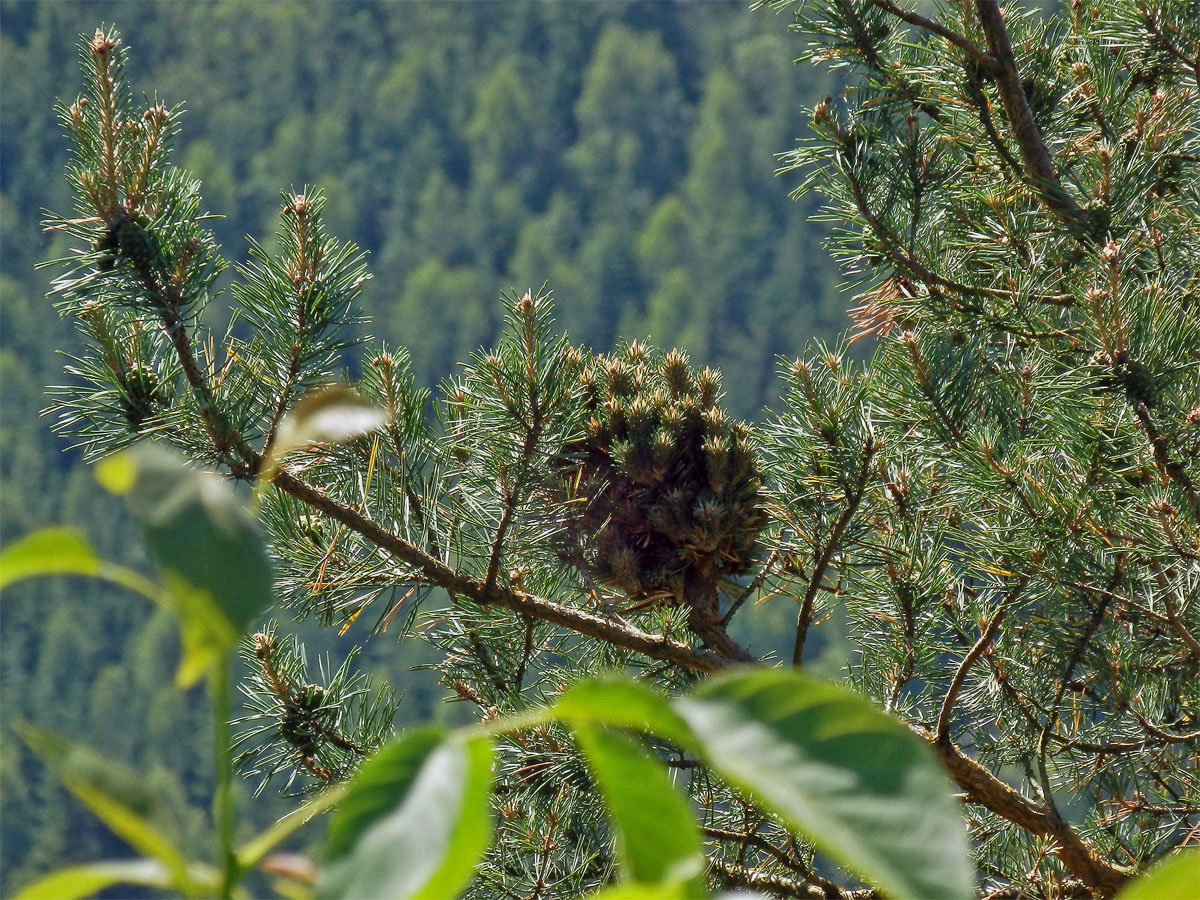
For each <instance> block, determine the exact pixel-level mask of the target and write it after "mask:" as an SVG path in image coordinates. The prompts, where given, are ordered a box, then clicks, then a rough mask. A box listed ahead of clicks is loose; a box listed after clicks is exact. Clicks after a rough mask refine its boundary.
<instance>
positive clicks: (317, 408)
mask: <svg viewBox="0 0 1200 900" xmlns="http://www.w3.org/2000/svg"><path fill="white" fill-rule="evenodd" d="M385 424H387V414H386V413H385V412H384V411H383V410H382V409H379V408H378V407H376V406H372V405H371V404H369V403H365V402H364V401H363V399H362V398H361V397H359V396H358V394H356V393H355V392H354V390H353V389H351V388H349V387H347V386H346V385H344V384H331V385H326V386H325V387H321V388H316V389H314V390H311V391H309V392H308V393H307V394H305V395H304V396H303V397H301V398H300V402H299V403H297V404H296V406H295V408H294V409H293V410H292V411H291V412H289V413H288V414H287V415H286V416H285V417H284V419H283V421H282V422H280V423H279V433H278V436H277V438H276V440H275V444H274V446H273V447H272V448H271V458H270V460H268V462H267V464H266V466H265V469H264V470H265V471H267V472H272V473H273V472H274V470H275V468H276V466H277V465H278V463H279V460H281V459H283V457H285V456H286V455H287V454H288V453H290V452H291V451H292V450H295V449H296V448H298V447H303V446H304V445H305V444H312V443H326V444H341V443H345V442H346V441H349V440H352V439H354V438H356V437H360V436H362V435H364V434H370V433H371V432H372V431H377V430H379V429H380V428H382V427H383V426H384V425H385Z"/></svg>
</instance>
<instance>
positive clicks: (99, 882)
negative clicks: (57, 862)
mask: <svg viewBox="0 0 1200 900" xmlns="http://www.w3.org/2000/svg"><path fill="white" fill-rule="evenodd" d="M117 884H140V885H145V886H147V887H157V888H169V887H170V886H171V873H170V871H169V870H168V869H167V868H166V867H165V866H164V865H163V864H162V863H160V862H159V861H158V860H154V859H132V860H120V861H113V862H96V863H90V864H88V865H83V866H71V867H69V868H66V869H59V870H58V871H56V872H51V873H50V874H49V875H46V876H44V877H42V878H39V879H38V880H37V881H35V882H33V883H32V884H29V885H26V886H25V887H24V888H23V889H22V890H21V891H20V892H19V893H18V894H17V896H16V897H15V898H14V900H78V898H80V897H89V896H91V895H92V894H95V893H96V892H98V891H102V890H104V889H105V888H107V887H112V886H113V885H117Z"/></svg>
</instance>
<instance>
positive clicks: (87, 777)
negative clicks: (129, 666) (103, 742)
mask: <svg viewBox="0 0 1200 900" xmlns="http://www.w3.org/2000/svg"><path fill="white" fill-rule="evenodd" d="M16 730H17V733H18V734H19V735H20V736H21V739H22V740H24V741H25V743H26V745H27V746H28V747H29V749H30V750H32V751H33V753H34V754H35V755H36V756H37V757H38V758H39V759H40V760H42V762H44V763H45V764H46V765H47V766H48V767H49V768H50V770H51V771H52V772H53V773H54V774H55V776H56V777H57V778H58V780H59V781H61V782H62V784H63V787H65V788H66V789H67V790H68V791H70V792H71V794H73V795H74V796H75V797H76V799H78V800H79V801H80V802H81V803H83V805H84V806H86V807H87V808H88V809H89V810H91V812H92V813H93V814H94V815H95V816H96V817H97V818H99V819H100V821H102V822H103V823H104V824H105V825H106V826H108V828H109V830H110V831H112V832H113V834H115V835H117V837H119V838H121V839H122V840H123V841H125V842H126V843H127V844H129V845H130V846H131V847H133V848H134V849H135V850H137V851H139V852H141V853H143V854H145V855H146V856H149V857H152V858H154V859H157V860H159V861H161V862H162V863H163V864H164V865H165V866H166V867H167V869H168V870H169V871H170V873H171V875H172V876H173V879H174V880H173V882H172V883H173V884H174V885H176V886H177V887H178V888H179V889H180V890H182V891H183V892H184V893H190V892H191V890H192V884H191V879H190V876H189V875H188V869H187V861H186V859H185V857H184V854H183V852H182V851H181V850H180V849H179V848H178V847H177V846H176V845H175V844H174V843H173V842H172V841H171V840H170V838H168V837H167V835H168V834H170V833H172V832H173V831H175V830H176V829H175V827H174V826H175V823H174V822H173V820H172V819H171V817H170V814H169V812H168V810H167V809H166V807H165V806H164V805H163V804H162V802H161V798H160V797H159V795H158V794H156V793H155V792H154V791H151V790H150V789H149V788H147V787H146V785H145V782H144V781H143V779H142V778H141V777H140V776H139V775H138V774H137V773H136V772H134V771H132V770H130V769H128V768H126V767H125V766H123V765H121V764H120V763H117V762H115V761H114V760H112V759H110V758H108V757H105V756H102V755H101V754H99V753H97V752H96V751H95V750H92V749H91V748H89V747H86V746H84V745H82V744H76V743H73V742H71V741H68V740H66V739H64V738H61V737H59V736H57V735H55V734H52V733H51V732H49V731H45V730H43V729H40V728H35V727H33V726H31V725H19V726H17V728H16Z"/></svg>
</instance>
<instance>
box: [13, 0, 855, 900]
mask: <svg viewBox="0 0 1200 900" xmlns="http://www.w3.org/2000/svg"><path fill="white" fill-rule="evenodd" d="M0 11H2V15H3V20H2V25H3V33H2V35H0V39H2V41H3V44H2V47H0V51H2V52H0V60H2V63H0V65H3V79H4V88H3V90H2V91H0V110H2V118H0V131H2V136H3V147H2V156H0V183H2V196H3V200H2V203H3V206H2V210H3V212H2V220H3V221H2V227H3V236H2V238H0V241H2V247H3V282H2V284H0V290H2V293H3V301H2V303H0V317H2V318H0V323H2V330H0V341H2V349H0V360H2V362H0V366H2V368H0V390H2V392H3V394H2V404H0V416H2V417H3V418H2V419H0V441H2V444H0V446H2V447H3V450H2V451H0V466H2V469H0V478H2V479H3V480H2V481H0V498H2V502H3V521H2V523H0V544H2V543H7V542H8V541H10V540H12V539H13V538H15V537H17V536H19V535H21V534H24V533H26V532H28V531H30V530H31V529H33V528H34V527H36V526H39V525H45V524H49V523H52V522H73V523H77V524H79V525H81V526H82V527H83V528H84V529H85V530H86V531H87V533H88V534H89V535H90V536H91V537H93V538H94V539H95V540H96V541H97V545H98V546H99V547H100V548H102V549H103V550H104V552H105V553H106V554H108V555H110V556H112V557H113V558H118V559H125V560H138V559H139V554H140V552H141V551H140V549H139V547H138V545H137V541H136V539H135V538H134V533H133V532H132V531H130V530H129V529H130V528H131V526H130V525H129V524H128V523H127V522H126V521H125V520H124V519H123V518H122V515H123V513H122V512H121V509H120V506H119V504H117V503H114V502H113V501H112V500H111V499H106V498H105V496H104V492H103V491H101V490H100V489H99V488H98V487H97V486H96V485H95V482H94V479H93V477H92V474H91V472H90V470H89V469H88V467H86V466H85V465H83V463H82V461H81V455H80V453H79V452H78V451H72V450H69V449H68V447H69V443H70V442H68V441H65V440H63V438H61V437H57V436H55V435H54V434H52V432H51V424H52V420H50V419H47V418H43V417H41V416H40V415H39V413H40V411H41V410H42V409H43V408H44V407H46V406H47V405H48V401H47V397H46V393H45V388H46V386H48V385H53V384H57V383H60V382H61V381H62V379H63V375H62V362H63V357H62V355H61V354H62V353H67V354H71V353H74V352H76V351H77V349H78V343H77V340H78V339H77V338H76V337H75V335H74V334H73V332H72V329H71V328H70V326H69V324H67V323H64V322H62V321H60V319H59V317H58V315H57V314H56V313H55V311H54V309H53V306H52V304H51V302H50V301H49V300H47V299H46V297H45V294H46V292H47V291H48V289H49V283H50V278H51V276H50V274H49V273H45V272H35V271H34V265H35V264H36V263H38V262H40V261H41V260H43V259H47V258H50V257H51V256H56V255H59V250H60V249H61V238H57V237H56V235H55V234H53V233H49V234H48V233H45V232H43V231H42V230H41V228H40V223H41V221H42V219H43V218H44V215H43V209H62V208H65V207H66V206H67V205H68V202H69V201H68V193H67V190H68V189H67V185H66V182H65V181H64V180H63V177H62V170H63V167H64V165H65V164H66V161H67V158H68V146H67V144H66V142H65V141H64V139H63V132H62V129H61V127H60V125H59V123H58V121H57V118H56V116H55V113H54V108H53V106H54V102H55V100H56V99H59V98H66V97H67V96H68V95H70V94H71V93H72V92H73V91H74V90H75V87H74V85H75V83H76V80H77V78H78V74H77V70H78V66H77V59H76V53H75V46H76V42H77V38H78V35H79V34H80V33H83V32H88V33H90V32H91V31H93V30H95V28H96V27H97V26H98V25H100V24H102V23H113V24H115V25H117V26H118V27H120V28H121V30H122V34H123V36H124V40H125V42H126V43H127V44H128V45H129V46H130V47H131V48H132V49H133V51H134V52H135V53H136V62H135V65H134V66H133V67H132V70H131V72H130V77H131V80H132V85H133V89H134V90H135V92H138V93H144V94H157V95H158V96H160V97H161V98H162V99H163V101H164V102H166V103H168V104H174V103H177V102H181V103H184V104H185V106H186V110H187V112H186V114H185V116H184V119H183V121H184V123H185V129H184V133H183V134H182V135H181V137H180V141H179V145H178V151H177V153H178V157H179V162H180V164H182V165H183V166H184V167H185V168H187V169H189V170H190V171H191V172H192V173H193V174H194V175H195V176H196V177H198V178H200V179H201V180H202V182H203V191H204V196H205V200H206V202H207V204H208V206H209V208H210V209H212V210H213V211H214V212H216V211H219V212H220V213H221V214H222V215H223V216H225V218H224V219H217V220H214V221H212V223H211V227H212V229H213V231H214V232H215V234H216V237H217V240H218V241H219V242H220V244H221V245H222V246H223V247H224V248H225V251H226V253H228V254H229V255H230V256H231V257H233V258H238V257H242V256H244V255H245V253H246V250H247V243H246V235H247V234H249V235H250V236H252V237H254V238H256V239H258V240H260V241H263V242H265V243H267V244H270V243H271V241H272V240H273V239H274V237H273V236H274V233H275V231H276V227H277V223H278V218H279V206H280V204H279V191H280V190H286V189H288V188H295V189H297V190H299V189H302V188H303V186H305V185H313V186H316V187H318V188H320V189H322V190H323V191H324V192H325V194H326V195H327V197H328V200H327V202H326V206H325V219H326V223H327V226H328V228H329V230H330V231H331V232H332V233H334V234H337V235H338V236H340V237H343V238H348V239H352V240H354V241H355V242H356V243H358V244H359V245H360V246H361V247H363V248H364V249H365V250H367V251H369V253H370V268H371V272H372V275H373V277H372V279H371V280H370V281H369V282H367V283H366V285H365V286H364V289H363V296H362V300H361V307H362V309H363V310H364V312H365V313H366V314H367V315H368V316H369V317H370V319H371V320H372V321H371V322H370V323H369V324H364V325H362V326H361V330H362V333H363V334H378V335H381V336H386V338H387V339H388V341H389V342H398V341H402V342H403V343H404V345H405V346H407V347H408V348H409V350H410V351H411V353H412V358H413V369H414V373H415V375H416V377H417V379H418V381H419V382H420V383H422V384H424V385H426V386H429V387H432V386H433V385H434V384H436V383H437V381H439V380H440V379H442V378H444V377H446V376H448V375H451V374H453V373H454V371H455V367H456V363H458V362H461V361H463V360H465V359H466V358H467V356H468V355H469V353H470V352H471V351H473V350H475V349H476V348H477V347H479V346H481V345H485V344H488V343H490V342H491V340H492V339H493V338H494V336H495V335H496V332H497V329H498V326H499V324H500V321H501V319H502V317H503V315H504V307H503V304H502V303H501V302H500V300H499V297H500V293H501V291H503V290H506V289H508V288H511V287H516V288H519V289H520V290H522V291H523V290H524V289H525V288H528V287H533V288H534V289H535V290H536V289H537V288H538V287H539V286H540V285H541V284H542V283H543V282H548V284H549V287H550V288H551V289H553V291H554V294H555V297H556V299H557V314H558V317H559V320H560V322H561V323H562V325H563V326H565V327H566V328H567V329H568V330H569V331H570V333H571V335H572V337H573V338H574V339H576V340H578V341H580V342H582V343H586V344H588V345H590V346H592V347H595V348H597V349H607V348H609V347H611V346H613V345H614V344H615V343H616V341H617V339H618V336H620V337H628V338H637V337H641V338H643V339H644V338H646V337H652V338H653V339H654V341H655V343H657V344H659V345H662V346H668V347H670V346H680V347H683V348H686V349H687V350H689V351H690V352H691V353H692V354H693V355H694V358H695V359H696V361H697V362H701V363H704V364H711V365H714V366H719V367H720V368H721V369H722V371H723V372H724V376H725V384H726V389H727V391H728V394H729V397H730V405H731V407H732V408H733V410H734V411H735V413H736V414H738V415H741V416H755V415H758V414H759V411H760V410H761V409H762V407H763V406H764V405H765V403H766V402H767V401H769V400H770V399H771V398H773V397H775V396H777V395H778V393H779V389H780V386H779V383H778V382H777V380H776V378H775V371H776V363H775V357H776V355H780V354H782V355H791V356H794V355H795V354H797V353H798V352H800V350H801V349H802V347H803V346H804V344H805V342H806V341H807V340H808V339H809V338H811V337H813V336H825V337H833V336H834V335H835V334H836V332H837V331H838V330H840V329H841V328H842V327H844V325H845V324H846V319H845V312H844V304H841V303H840V301H839V300H838V298H837V296H836V295H835V287H836V284H837V281H838V277H839V276H838V273H837V270H836V267H835V265H834V263H833V262H832V261H831V260H830V259H829V256H828V254H827V253H826V252H825V251H824V250H823V249H822V248H821V246H820V239H821V229H820V227H819V226H816V225H814V224H812V223H809V222H808V221H807V217H808V216H809V215H810V214H811V213H812V212H813V211H814V210H815V209H816V201H815V200H809V201H806V202H805V203H796V202H793V201H792V200H790V199H789V197H788V194H789V192H790V190H791V189H792V188H794V187H795V184H796V179H795V178H792V179H788V178H786V177H782V178H781V177H776V176H775V175H774V170H775V168H776V167H777V160H776V154H778V153H780V152H782V151H784V150H786V149H787V148H788V147H789V146H791V144H792V143H793V139H794V137H796V136H797V134H798V130H799V129H800V128H801V127H803V126H802V109H803V107H804V106H805V105H806V104H811V103H812V102H815V100H817V99H819V98H820V97H822V96H824V95H825V94H826V93H829V92H830V90H831V89H832V87H831V86H832V84H833V81H832V80H831V77H830V76H829V74H828V73H825V72H822V71H820V70H818V69H815V68H812V67H801V66H794V65H792V62H791V61H792V59H793V58H794V57H795V56H797V55H799V52H800V48H799V46H798V43H797V41H796V39H795V38H794V37H793V36H790V35H789V34H788V32H787V29H786V21H785V19H784V18H783V17H781V16H777V15H774V14H772V13H770V12H765V11H760V12H757V13H751V12H749V11H748V10H747V9H746V8H745V7H744V5H743V4H741V3H737V2H729V3H723V2H712V3H710V2H704V3H663V2H641V3H638V2H633V3H626V2H609V0H602V2H595V3H536V2H535V3H521V2H507V0H502V2H497V3H469V4H449V3H436V2H431V3H422V2H415V3H335V4H326V3H266V4H250V3H241V2H229V3H220V2H219V3H215V4H210V3H178V4H177V3H154V2H146V3H143V2H140V0H134V2H132V3H36V2H5V3H4V4H3V5H2V6H0ZM56 241H57V242H59V245H57V246H56ZM209 312H210V315H211V317H212V318H213V319H219V318H221V316H222V315H223V311H221V310H216V309H214V310H210V311H209ZM13 594H14V597H13V600H12V601H11V602H6V606H5V610H4V628H3V660H2V663H0V665H2V666H3V687H2V690H3V698H2V706H3V710H4V715H5V717H6V718H8V719H28V720H30V721H33V722H35V723H38V724H42V725H45V726H47V727H50V728H53V729H55V730H58V731H60V732H64V733H71V734H76V735H78V736H80V737H84V738H87V739H88V740H89V741H90V742H92V743H93V744H94V745H96V746H99V747H103V748H106V750H108V751H110V752H111V753H112V754H114V755H116V756H119V757H121V758H123V759H126V760H128V761H130V762H132V763H136V764H137V765H138V766H139V767H144V769H145V770H146V771H147V772H148V773H149V777H150V779H151V781H152V783H153V784H154V785H155V787H156V788H161V790H163V791H164V792H165V793H167V794H168V795H169V796H170V797H172V798H173V800H174V802H175V803H176V805H177V806H179V807H180V808H182V806H183V804H184V802H185V800H189V799H190V800H191V801H193V802H195V801H198V800H200V799H201V798H203V797H204V796H206V791H207V790H208V787H207V783H206V777H207V773H206V768H205V767H206V765H207V759H208V756H207V754H208V743H207V740H206V739H205V738H204V737H203V733H204V730H205V728H206V727H207V726H206V724H205V723H206V722H207V718H206V716H205V715H204V714H203V713H202V712H201V711H200V710H199V709H198V706H200V705H201V704H200V702H199V700H197V699H196V697H195V696H194V693H195V692H193V694H192V695H183V696H180V695H179V694H178V693H177V692H175V691H174V690H173V689H172V688H171V687H170V672H171V671H172V669H173V667H174V664H175V654H176V652H177V651H176V649H175V646H174V641H175V638H174V636H173V633H172V631H171V626H170V624H169V622H167V621H166V619H165V617H163V616H162V615H159V616H155V615H153V614H152V613H151V612H150V611H149V610H148V609H147V608H143V607H139V606H138V605H137V604H136V603H135V602H132V601H130V600H129V599H128V598H127V597H124V596H121V595H119V594H115V593H114V592H112V591H109V590H106V589H105V588H103V587H99V586H96V585H94V584H89V583H87V582H77V583H74V582H73V583H69V584H61V585H60V584H53V585H48V584H46V583H39V584H34V585H28V586H21V587H20V588H16V589H14V591H13ZM322 635H323V632H321V631H315V632H314V634H313V635H312V638H313V639H315V640H318V642H319V641H321V640H324V642H325V643H318V644H316V645H315V646H310V651H311V652H314V653H315V652H317V650H319V649H325V646H326V644H332V645H333V649H334V652H338V651H339V650H340V651H341V652H343V653H344V651H345V647H344V646H343V645H345V643H346V641H348V640H349V639H350V637H351V636H350V635H348V636H347V638H346V639H345V640H343V641H341V642H340V644H339V643H338V642H337V641H334V640H331V639H330V638H329V637H322ZM414 654H416V655H417V656H419V655H420V649H419V648H414V647H413V646H412V645H411V643H408V642H406V643H403V644H397V643H396V642H395V641H394V640H389V639H388V638H387V637H383V638H378V639H376V640H375V641H374V642H372V643H371V644H369V645H368V647H367V648H366V651H365V657H364V659H365V661H366V664H367V666H368V668H372V667H373V668H375V669H376V670H377V671H379V672H380V673H382V674H386V675H388V676H390V677H391V678H393V679H395V680H396V682H397V685H398V687H399V688H400V689H401V690H402V692H403V693H404V694H405V702H404V703H403V704H402V706H401V709H402V715H403V716H405V717H407V716H410V715H411V717H412V718H413V719H421V718H424V717H427V716H430V715H433V714H435V713H438V712H439V708H440V707H441V698H442V697H443V695H444V693H445V691H443V690H442V689H440V688H438V687H437V686H436V679H435V678H434V677H432V675H431V674H430V673H423V672H416V673H410V672H408V671H407V670H408V667H409V665H411V664H413V663H416V662H422V661H427V660H424V659H421V658H415V657H414ZM410 710H411V712H410ZM140 723H146V725H145V727H144V728H142V727H141V725H140ZM181 735H190V736H192V738H191V739H187V740H181V739H180V736H181ZM0 741H2V742H3V744H2V747H3V760H4V765H3V776H2V777H3V778H4V789H3V793H2V802H3V805H4V806H3V809H4V813H3V829H4V830H3V839H2V844H3V847H4V865H3V867H0V871H2V874H0V895H3V896H8V895H10V894H11V893H12V891H13V889H14V886H16V885H19V884H21V883H22V882H24V881H27V880H28V878H29V877H30V876H31V875H32V874H33V873H36V872H40V871H44V870H46V869H47V868H48V867H49V866H50V865H51V864H52V863H54V862H56V861H64V860H85V859H96V858H100V857H102V856H105V855H109V854H110V853H111V851H112V850H113V848H114V846H119V843H116V844H114V839H112V838H111V837H106V836H105V832H104V829H103V828H102V827H101V826H100V825H99V824H96V823H94V821H93V820H92V819H91V818H90V817H89V816H88V814H87V813H86V812H85V811H83V810H82V809H81V808H80V807H78V806H77V805H74V804H73V802H72V801H71V800H70V799H69V798H68V797H67V795H66V794H65V792H63V791H62V789H61V788H59V787H58V786H57V785H56V783H55V781H54V779H53V776H52V775H50V774H49V773H48V772H46V770H45V769H44V768H42V767H41V766H40V765H39V764H37V763H36V762H35V761H34V760H33V758H32V757H31V756H30V754H29V753H28V752H27V751H25V750H24V749H23V748H22V746H21V745H20V742H19V741H17V740H16V738H15V737H14V736H13V735H12V733H11V732H10V731H8V730H5V731H4V732H3V734H2V735H0ZM270 796H272V792H268V795H267V798H264V802H266V801H267V799H268V798H269V797H270ZM283 808H284V807H282V806H279V807H273V808H272V809H274V810H275V811H282V809H283ZM264 815H265V818H267V819H269V816H270V813H269V812H268V813H265V814H264ZM193 824H194V825H195V827H196V828H200V824H199V823H193ZM197 833H198V832H197Z"/></svg>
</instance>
